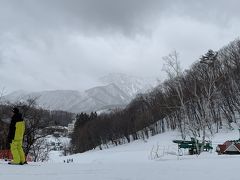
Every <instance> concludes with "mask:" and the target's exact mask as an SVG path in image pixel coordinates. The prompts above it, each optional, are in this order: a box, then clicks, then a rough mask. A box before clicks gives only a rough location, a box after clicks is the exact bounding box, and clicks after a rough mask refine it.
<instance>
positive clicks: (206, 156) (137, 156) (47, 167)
mask: <svg viewBox="0 0 240 180" xmlns="http://www.w3.org/2000/svg"><path fill="white" fill-rule="evenodd" d="M238 138H239V132H238V130H237V129H236V130H233V131H229V132H224V133H219V134H216V135H215V136H214V137H212V141H213V146H214V150H213V152H212V153H209V152H204V153H202V154H201V155H199V156H196V155H191V156H190V155H187V154H185V155H183V156H177V155H176V153H177V145H176V144H174V143H172V140H174V139H180V135H179V134H178V133H176V132H167V133H164V134H160V135H157V136H154V137H151V138H150V139H148V140H146V141H143V140H138V141H134V142H132V143H129V144H125V145H121V146H117V147H112V148H109V149H105V150H102V151H100V150H97V149H96V150H93V151H89V152H86V153H82V154H76V155H72V156H67V157H66V156H65V157H64V156H62V157H59V156H58V155H57V152H52V153H51V160H50V161H49V162H47V163H29V165H24V166H16V165H7V164H5V162H3V161H1V162H0V180H13V179H14V180H16V179H23V180H48V179H49V180H50V179H51V180H54V179H56V180H74V179H76V180H80V179H82V180H160V179H162V180H176V179H178V180H186V179H194V180H202V179H208V180H209V179H218V180H221V179H227V180H238V179H239V174H238V172H239V162H240V156H239V155H217V154H216V153H215V152H214V151H215V147H216V145H217V144H219V143H220V144H221V143H224V142H225V141H226V140H235V139H238ZM157 147H158V151H157V155H158V156H156V150H157ZM68 159H73V162H71V163H66V161H67V160H68ZM64 160H65V163H64Z"/></svg>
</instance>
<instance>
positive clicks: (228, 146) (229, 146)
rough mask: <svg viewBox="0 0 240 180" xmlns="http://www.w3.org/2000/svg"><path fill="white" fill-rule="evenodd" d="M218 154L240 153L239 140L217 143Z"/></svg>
mask: <svg viewBox="0 0 240 180" xmlns="http://www.w3.org/2000/svg"><path fill="white" fill-rule="evenodd" d="M216 151H217V153H218V154H219V155H220V154H240V141H226V142H225V143H224V144H219V145H218V146H217V148H216Z"/></svg>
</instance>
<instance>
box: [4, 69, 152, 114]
mask: <svg viewBox="0 0 240 180" xmlns="http://www.w3.org/2000/svg"><path fill="white" fill-rule="evenodd" d="M100 81H101V82H102V84H103V85H102V86H97V87H93V88H90V89H88V90H86V91H84V92H79V91H76V90H53V91H41V92H26V91H15V92H13V93H10V94H8V95H6V96H4V97H3V100H6V101H10V102H12V103H14V102H16V101H23V100H27V99H28V98H31V97H36V98H37V104H38V105H39V106H41V107H43V108H45V109H50V110H64V111H69V112H74V113H80V112H91V111H98V110H103V109H104V108H109V109H113V108H114V107H124V106H125V105H127V104H128V103H129V102H130V101H131V100H132V99H133V98H134V97H135V96H136V94H137V93H142V92H145V91H146V90H147V89H149V88H152V87H153V86H154V83H153V79H151V80H149V79H146V78H139V77H134V76H129V75H126V74H122V73H111V74H108V75H107V76H104V77H102V78H100ZM111 107H112V108H111Z"/></svg>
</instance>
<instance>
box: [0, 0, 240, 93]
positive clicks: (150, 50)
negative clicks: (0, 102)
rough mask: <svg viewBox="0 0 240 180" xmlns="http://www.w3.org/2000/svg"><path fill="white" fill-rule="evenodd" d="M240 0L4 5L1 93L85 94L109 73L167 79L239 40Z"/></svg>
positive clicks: (25, 0) (34, 0)
mask: <svg viewBox="0 0 240 180" xmlns="http://www.w3.org/2000/svg"><path fill="white" fill-rule="evenodd" d="M239 7H240V1H238V0H212V1H211V0H201V1H197V0H195V1H193V0H0V80H1V81H0V88H5V91H6V92H11V91H14V90H19V89H23V90H29V91H41V90H54V89H73V90H81V91H82V90H84V89H87V88H90V87H92V86H94V85H96V81H97V79H98V78H99V77H101V76H104V75H106V74H108V73H113V72H117V73H125V74H129V75H135V76H142V77H157V78H160V79H161V78H163V76H164V75H163V72H162V66H163V62H162V57H163V56H165V55H167V54H169V53H170V52H172V51H173V50H176V51H178V52H179V55H180V60H181V65H182V67H183V68H188V67H189V66H190V65H191V64H192V63H193V62H195V61H196V60H198V58H199V57H200V56H201V55H202V54H204V53H206V51H207V50H208V49H213V50H218V49H219V48H221V47H223V46H224V45H227V44H228V43H229V42H230V41H233V40H234V39H236V38H238V37H239V32H240V11H239Z"/></svg>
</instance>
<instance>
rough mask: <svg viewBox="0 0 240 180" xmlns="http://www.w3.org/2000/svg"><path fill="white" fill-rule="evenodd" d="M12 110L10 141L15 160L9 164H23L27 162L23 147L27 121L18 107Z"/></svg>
mask: <svg viewBox="0 0 240 180" xmlns="http://www.w3.org/2000/svg"><path fill="white" fill-rule="evenodd" d="M12 112H13V116H12V120H11V123H10V126H9V132H8V142H9V143H10V150H11V153H12V156H13V160H12V161H11V162H9V163H8V164H19V165H23V164H25V163H26V159H25V154H24V151H23V148H22V144H23V136H24V132H25V122H24V120H23V118H22V114H21V113H20V112H19V109H18V108H16V107H15V108H13V109H12Z"/></svg>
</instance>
